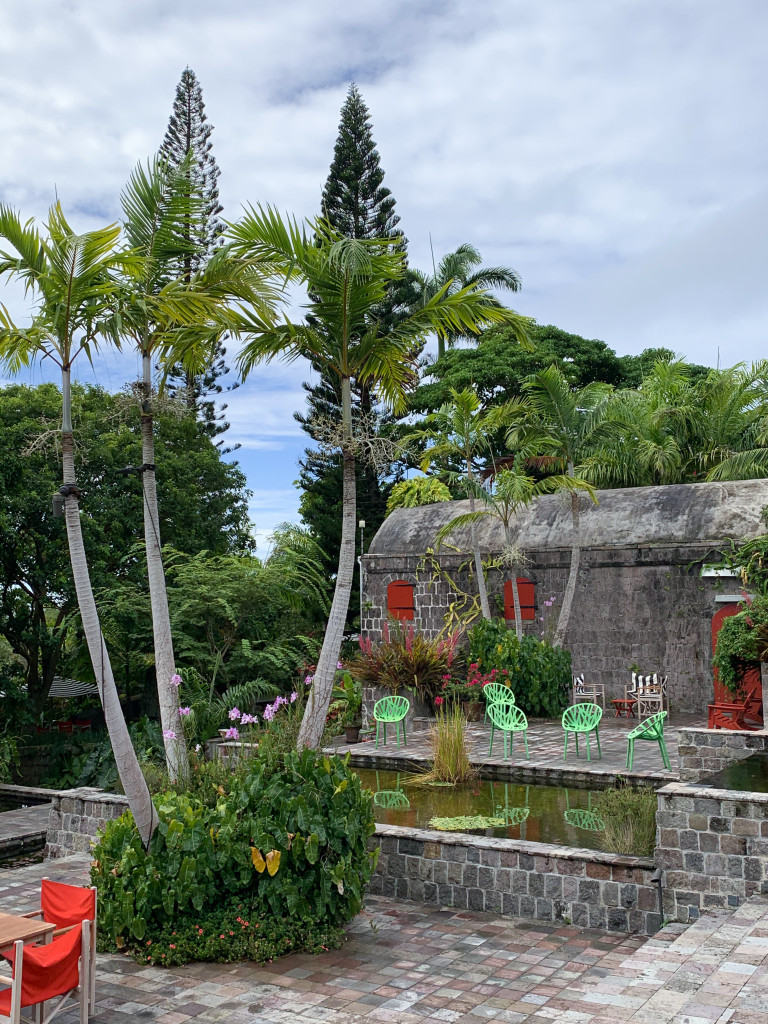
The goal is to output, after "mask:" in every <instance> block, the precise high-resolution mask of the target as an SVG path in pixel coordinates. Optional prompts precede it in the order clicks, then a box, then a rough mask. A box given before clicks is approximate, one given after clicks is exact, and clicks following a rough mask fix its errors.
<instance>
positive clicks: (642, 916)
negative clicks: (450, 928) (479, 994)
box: [370, 825, 661, 935]
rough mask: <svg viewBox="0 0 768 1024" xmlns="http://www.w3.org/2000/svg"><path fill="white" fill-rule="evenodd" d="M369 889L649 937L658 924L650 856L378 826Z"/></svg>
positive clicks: (464, 908)
mask: <svg viewBox="0 0 768 1024" xmlns="http://www.w3.org/2000/svg"><path fill="white" fill-rule="evenodd" d="M371 845H372V846H378V847H379V850H380V853H379V861H378V866H377V869H376V874H375V875H374V877H373V879H372V880H371V884H370V891H371V892H374V893H381V894H383V895H385V896H392V897H396V898H398V899H410V900H418V901H419V902H422V903H435V904H439V905H440V906H443V907H455V908H456V909H460V910H487V911H490V912H492V913H494V914H503V915H509V916H511V917H523V918H535V919H538V920H540V921H562V922H564V923H567V922H570V923H572V924H574V925H576V926H577V927H581V928H602V929H608V930H609V931H619V932H637V933H639V934H641V935H652V934H653V933H654V932H656V931H658V929H659V928H660V927H661V915H660V913H659V896H658V888H657V886H656V885H655V884H654V883H653V882H652V881H651V875H652V874H653V870H654V865H653V862H652V861H651V860H649V859H645V858H640V857H623V856H618V855H617V854H611V853H602V852H600V851H596V850H577V849H571V848H569V847H564V846H551V845H548V844H546V843H528V842H523V841H520V840H514V839H495V838H486V837H482V836H469V835H451V834H449V833H445V832H430V831H425V830H417V829H410V828H401V827H398V826H396V825H377V826H376V835H375V836H373V837H372V839H371Z"/></svg>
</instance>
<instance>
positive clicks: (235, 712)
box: [229, 708, 240, 722]
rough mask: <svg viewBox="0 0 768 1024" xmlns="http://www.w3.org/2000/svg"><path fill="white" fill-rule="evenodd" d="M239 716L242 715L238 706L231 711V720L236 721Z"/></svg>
mask: <svg viewBox="0 0 768 1024" xmlns="http://www.w3.org/2000/svg"><path fill="white" fill-rule="evenodd" d="M239 717H240V712H239V711H238V710H237V708H232V710H231V711H230V712H229V720H230V722H236V721H237V720H238V718H239Z"/></svg>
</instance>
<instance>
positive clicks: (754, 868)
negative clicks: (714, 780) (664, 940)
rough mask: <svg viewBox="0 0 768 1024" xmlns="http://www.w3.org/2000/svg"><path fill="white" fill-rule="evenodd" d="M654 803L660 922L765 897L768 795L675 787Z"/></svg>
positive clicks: (767, 890)
mask: <svg viewBox="0 0 768 1024" xmlns="http://www.w3.org/2000/svg"><path fill="white" fill-rule="evenodd" d="M658 800H659V809H658V812H657V816H656V824H657V840H656V843H657V845H656V854H655V861H656V864H657V865H658V866H659V867H661V868H662V869H663V886H664V916H665V917H667V918H669V919H670V920H675V921H690V920H695V919H696V918H697V917H698V916H699V914H701V913H702V912H703V911H705V910H710V909H712V908H715V907H737V906H739V904H740V903H742V902H743V901H744V900H745V899H749V897H750V896H754V895H755V894H756V893H768V793H735V792H732V791H730V790H721V789H710V788H708V787H706V786H696V785H686V784H685V783H681V782H674V783H671V784H670V785H668V786H665V787H664V788H663V789H660V790H659V792H658Z"/></svg>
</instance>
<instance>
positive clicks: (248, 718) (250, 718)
mask: <svg viewBox="0 0 768 1024" xmlns="http://www.w3.org/2000/svg"><path fill="white" fill-rule="evenodd" d="M255 721H256V718H255V716H254V715H246V714H243V715H242V716H241V717H240V725H250V724H251V722H255Z"/></svg>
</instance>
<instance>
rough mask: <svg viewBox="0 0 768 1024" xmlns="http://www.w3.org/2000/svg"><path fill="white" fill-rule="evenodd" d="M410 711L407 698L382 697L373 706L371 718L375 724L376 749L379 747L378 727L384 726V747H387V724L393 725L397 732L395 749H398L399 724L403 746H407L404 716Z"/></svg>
mask: <svg viewBox="0 0 768 1024" xmlns="http://www.w3.org/2000/svg"><path fill="white" fill-rule="evenodd" d="M410 710H411V702H410V701H409V700H408V698H407V697H403V696H400V695H394V694H393V695H391V696H389V697H382V698H381V700H377V701H376V703H375V704H374V705H373V718H374V721H375V722H376V747H377V749H378V746H379V726H380V725H383V726H384V746H386V745H387V723H391V724H394V726H395V730H396V732H397V747H398V750H399V749H400V724H401V723H402V726H403V746H404V747H405V746H407V745H408V744H407V740H406V737H405V716H406V715H407V714H408V712H409V711H410Z"/></svg>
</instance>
